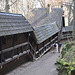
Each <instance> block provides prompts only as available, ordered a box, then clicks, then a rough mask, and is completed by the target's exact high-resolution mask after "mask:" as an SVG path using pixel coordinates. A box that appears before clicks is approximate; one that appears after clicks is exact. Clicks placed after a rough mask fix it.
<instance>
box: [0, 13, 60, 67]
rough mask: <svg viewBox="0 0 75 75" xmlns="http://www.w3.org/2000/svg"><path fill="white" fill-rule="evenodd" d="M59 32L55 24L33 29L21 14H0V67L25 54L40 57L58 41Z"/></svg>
mask: <svg viewBox="0 0 75 75" xmlns="http://www.w3.org/2000/svg"><path fill="white" fill-rule="evenodd" d="M54 21H55V20H54ZM59 31H60V29H59V28H58V25H57V24H56V22H53V23H48V24H43V25H41V26H39V27H36V28H34V27H33V26H32V25H31V24H30V23H29V22H28V21H27V19H26V18H25V17H24V16H23V15H21V14H11V13H0V66H3V65H4V64H6V63H9V62H11V61H12V60H15V59H17V58H19V57H21V56H23V55H26V54H29V55H31V57H32V58H33V59H37V58H38V57H41V56H42V55H43V54H44V53H46V52H47V51H48V50H50V48H51V46H52V44H53V43H54V42H55V41H56V40H58V33H59Z"/></svg>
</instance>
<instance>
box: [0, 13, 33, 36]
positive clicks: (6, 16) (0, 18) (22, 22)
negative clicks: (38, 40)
mask: <svg viewBox="0 0 75 75" xmlns="http://www.w3.org/2000/svg"><path fill="white" fill-rule="evenodd" d="M30 31H33V29H32V27H31V25H30V23H29V22H28V21H27V20H26V18H24V16H23V15H21V14H11V13H0V36H4V35H12V34H18V33H24V32H30Z"/></svg>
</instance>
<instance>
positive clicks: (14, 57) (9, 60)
mask: <svg viewBox="0 0 75 75" xmlns="http://www.w3.org/2000/svg"><path fill="white" fill-rule="evenodd" d="M29 51H30V50H27V51H24V52H23V53H20V54H19V55H15V56H13V58H8V59H6V60H5V62H2V63H0V66H2V65H4V64H7V63H9V62H11V61H13V60H15V59H17V58H19V57H21V56H23V55H25V54H27V53H29Z"/></svg>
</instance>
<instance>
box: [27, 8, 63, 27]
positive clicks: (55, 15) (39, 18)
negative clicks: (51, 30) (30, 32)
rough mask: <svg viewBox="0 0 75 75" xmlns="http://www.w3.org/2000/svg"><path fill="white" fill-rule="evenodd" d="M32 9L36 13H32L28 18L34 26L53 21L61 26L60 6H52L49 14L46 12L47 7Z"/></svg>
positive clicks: (61, 13) (61, 11) (61, 10)
mask: <svg viewBox="0 0 75 75" xmlns="http://www.w3.org/2000/svg"><path fill="white" fill-rule="evenodd" d="M39 9H40V10H39ZM34 11H35V13H36V14H34V16H33V17H31V18H30V19H28V20H29V22H30V23H31V24H32V26H33V27H34V28H36V27H38V26H42V25H44V24H49V23H53V22H55V21H56V22H57V24H58V25H59V27H61V22H62V15H63V9H62V8H53V9H52V11H51V12H50V13H49V14H48V13H47V8H38V9H37V10H34ZM32 12H33V11H32ZM38 13H39V14H38Z"/></svg>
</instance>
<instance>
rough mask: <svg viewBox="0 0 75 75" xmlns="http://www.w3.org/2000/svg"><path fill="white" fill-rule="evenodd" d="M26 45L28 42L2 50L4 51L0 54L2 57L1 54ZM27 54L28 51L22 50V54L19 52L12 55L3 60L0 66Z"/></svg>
mask: <svg viewBox="0 0 75 75" xmlns="http://www.w3.org/2000/svg"><path fill="white" fill-rule="evenodd" d="M28 44H29V43H28V42H25V43H22V44H19V45H16V46H14V47H11V48H8V49H4V50H2V51H0V54H1V55H2V56H3V53H5V52H9V51H13V50H14V49H17V48H20V47H23V46H26V45H28ZM29 52H30V49H28V50H24V51H22V53H21V52H20V53H19V54H16V55H13V56H12V57H10V58H7V59H5V60H4V61H2V62H1V63H0V66H2V65H4V64H6V63H9V62H11V61H13V60H14V59H17V58H19V57H21V56H23V55H25V54H27V53H29Z"/></svg>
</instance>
